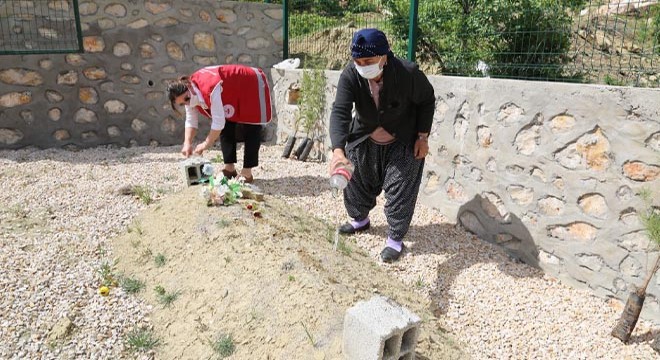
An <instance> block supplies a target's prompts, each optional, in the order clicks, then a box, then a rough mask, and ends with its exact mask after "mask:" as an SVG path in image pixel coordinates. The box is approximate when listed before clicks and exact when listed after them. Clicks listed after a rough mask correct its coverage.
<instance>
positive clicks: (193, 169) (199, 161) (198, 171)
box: [181, 158, 211, 186]
mask: <svg viewBox="0 0 660 360" xmlns="http://www.w3.org/2000/svg"><path fill="white" fill-rule="evenodd" d="M210 163H211V162H210V161H208V160H206V159H204V158H188V159H186V160H184V161H183V162H182V163H181V168H182V169H183V174H184V177H185V178H186V182H187V183H188V186H190V185H197V184H201V183H204V182H207V181H208V180H209V177H208V176H206V175H204V174H202V166H204V165H205V164H210Z"/></svg>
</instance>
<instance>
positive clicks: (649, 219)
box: [612, 188, 660, 343]
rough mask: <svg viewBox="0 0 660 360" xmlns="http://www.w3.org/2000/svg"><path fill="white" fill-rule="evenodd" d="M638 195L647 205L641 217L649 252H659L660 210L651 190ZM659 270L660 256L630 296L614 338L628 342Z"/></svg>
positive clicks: (613, 332) (645, 190)
mask: <svg viewBox="0 0 660 360" xmlns="http://www.w3.org/2000/svg"><path fill="white" fill-rule="evenodd" d="M637 195H638V196H639V197H640V198H641V199H642V200H643V201H644V203H645V205H646V208H645V209H644V210H643V211H641V212H640V214H639V217H640V219H641V221H642V224H644V229H645V230H646V233H647V234H648V237H649V242H650V243H651V246H649V247H648V251H649V252H650V251H653V250H657V249H658V248H660V209H658V208H657V207H655V206H653V204H652V201H653V193H652V192H651V190H649V189H647V188H644V189H642V190H640V191H639V192H638V193H637ZM658 270H660V255H658V256H657V257H656V259H655V263H654V264H653V266H651V268H650V269H649V270H648V272H647V274H646V279H644V282H643V283H642V286H640V287H637V289H636V290H635V291H634V292H633V293H631V294H630V295H629V296H628V301H627V302H626V306H625V308H624V309H623V312H622V313H621V317H620V318H619V321H618V322H617V324H616V325H615V327H614V329H613V330H612V336H614V337H616V338H618V339H619V340H621V341H623V342H624V343H626V342H628V340H629V339H630V335H631V334H632V332H633V330H634V329H635V325H636V324H637V320H638V319H639V315H640V313H641V312H642V307H643V306H644V299H645V298H646V289H647V288H648V286H649V284H650V283H651V279H652V278H653V276H654V275H655V274H656V273H657V272H658Z"/></svg>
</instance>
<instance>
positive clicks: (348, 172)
mask: <svg viewBox="0 0 660 360" xmlns="http://www.w3.org/2000/svg"><path fill="white" fill-rule="evenodd" d="M352 176H353V165H351V164H339V165H337V167H336V168H335V170H334V171H333V172H332V175H331V176H330V187H332V189H333V190H335V191H336V192H339V191H341V190H344V189H345V188H346V185H348V182H349V181H350V180H351V177H352Z"/></svg>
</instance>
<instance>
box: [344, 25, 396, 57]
mask: <svg viewBox="0 0 660 360" xmlns="http://www.w3.org/2000/svg"><path fill="white" fill-rule="evenodd" d="M389 52H390V44H389V43H388V42H387V37H386V36H385V34H384V33H383V32H382V31H380V30H378V29H362V30H360V31H358V32H356V33H355V34H354V35H353V41H351V56H352V57H353V58H354V59H359V58H365V57H373V56H382V55H386V54H387V53H389Z"/></svg>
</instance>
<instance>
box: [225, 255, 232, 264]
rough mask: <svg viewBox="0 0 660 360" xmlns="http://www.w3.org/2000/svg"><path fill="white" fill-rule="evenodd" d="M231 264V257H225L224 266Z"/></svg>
mask: <svg viewBox="0 0 660 360" xmlns="http://www.w3.org/2000/svg"><path fill="white" fill-rule="evenodd" d="M230 262H231V257H229V256H225V264H229V263H230Z"/></svg>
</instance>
